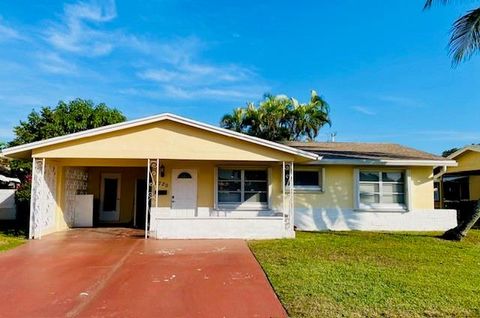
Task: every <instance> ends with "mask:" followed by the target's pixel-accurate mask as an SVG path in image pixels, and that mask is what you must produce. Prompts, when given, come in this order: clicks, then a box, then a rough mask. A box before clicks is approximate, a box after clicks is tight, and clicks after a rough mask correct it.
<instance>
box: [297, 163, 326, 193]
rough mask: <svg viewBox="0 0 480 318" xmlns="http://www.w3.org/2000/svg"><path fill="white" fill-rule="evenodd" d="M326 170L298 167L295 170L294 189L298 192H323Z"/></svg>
mask: <svg viewBox="0 0 480 318" xmlns="http://www.w3.org/2000/svg"><path fill="white" fill-rule="evenodd" d="M324 175H325V169H324V168H321V167H302V166H297V167H295V168H294V169H293V187H294V189H295V190H298V191H323V180H324V177H325V176H324Z"/></svg>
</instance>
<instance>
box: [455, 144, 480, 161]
mask: <svg viewBox="0 0 480 318" xmlns="http://www.w3.org/2000/svg"><path fill="white" fill-rule="evenodd" d="M466 151H475V152H480V146H467V147H464V148H462V149H459V150H457V151H455V152H454V153H452V154H450V155H449V156H448V157H447V158H448V159H455V158H456V157H458V156H460V155H461V154H462V153H464V152H466Z"/></svg>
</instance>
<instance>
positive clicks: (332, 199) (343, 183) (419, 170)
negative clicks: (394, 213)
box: [272, 165, 433, 209]
mask: <svg viewBox="0 0 480 318" xmlns="http://www.w3.org/2000/svg"><path fill="white" fill-rule="evenodd" d="M355 168H359V169H362V167H355V166H340V165H339V166H333V165H328V166H325V170H324V171H325V175H324V178H325V181H324V186H325V189H324V191H323V192H320V191H314V192H307V191H304V192H297V193H295V207H296V208H339V209H351V208H354V182H355V180H354V169H355ZM365 168H366V169H380V170H382V169H383V170H384V169H396V170H398V169H403V170H407V169H408V170H409V171H410V178H411V184H410V186H411V188H410V198H411V200H412V208H413V209H433V174H432V167H410V168H386V167H365ZM272 179H273V200H272V202H273V205H274V207H281V204H282V201H281V200H282V199H281V198H282V189H281V183H280V180H281V169H280V168H279V169H276V170H274V172H273V176H272Z"/></svg>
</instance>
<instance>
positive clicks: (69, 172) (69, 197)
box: [64, 167, 88, 226]
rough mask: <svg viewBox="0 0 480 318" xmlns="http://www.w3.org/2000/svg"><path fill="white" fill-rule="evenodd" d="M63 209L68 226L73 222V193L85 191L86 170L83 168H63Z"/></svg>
mask: <svg viewBox="0 0 480 318" xmlns="http://www.w3.org/2000/svg"><path fill="white" fill-rule="evenodd" d="M64 181H65V182H64V184H65V189H64V193H65V210H64V216H65V220H66V221H67V224H68V226H73V224H74V222H75V195H77V194H83V193H86V191H87V186H88V172H87V169H85V168H77V167H68V168H66V169H65V180H64Z"/></svg>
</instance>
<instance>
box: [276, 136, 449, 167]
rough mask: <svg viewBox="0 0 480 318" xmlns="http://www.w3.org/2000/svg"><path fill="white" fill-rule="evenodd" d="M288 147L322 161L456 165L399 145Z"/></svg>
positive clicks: (308, 144)
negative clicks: (319, 158)
mask: <svg viewBox="0 0 480 318" xmlns="http://www.w3.org/2000/svg"><path fill="white" fill-rule="evenodd" d="M286 145H288V146H290V147H294V148H297V149H301V150H304V151H309V152H313V153H316V154H317V155H319V156H321V157H322V160H321V161H324V162H328V161H334V162H341V161H345V163H348V162H352V161H364V162H372V163H375V162H398V163H399V164H401V163H402V162H407V163H408V162H409V161H411V162H419V163H422V162H423V163H425V164H427V165H436V164H437V163H438V165H443V164H447V165H455V162H454V161H453V160H449V159H446V158H443V157H441V156H437V155H434V154H431V153H428V152H424V151H420V150H417V149H413V148H410V147H405V146H402V145H399V144H390V143H359V142H287V143H286Z"/></svg>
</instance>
